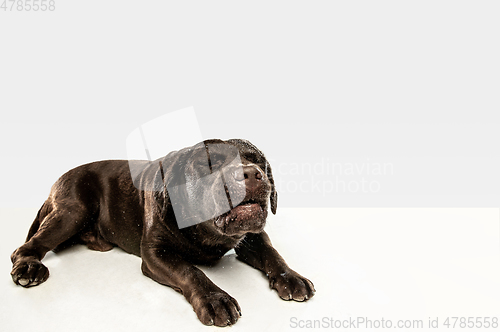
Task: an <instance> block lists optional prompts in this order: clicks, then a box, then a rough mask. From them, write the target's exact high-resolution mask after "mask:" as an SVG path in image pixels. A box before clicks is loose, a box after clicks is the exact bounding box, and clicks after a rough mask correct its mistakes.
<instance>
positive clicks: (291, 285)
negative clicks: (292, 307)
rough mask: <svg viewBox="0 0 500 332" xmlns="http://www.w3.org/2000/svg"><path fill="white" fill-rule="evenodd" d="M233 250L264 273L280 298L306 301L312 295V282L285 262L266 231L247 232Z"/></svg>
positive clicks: (241, 258)
mask: <svg viewBox="0 0 500 332" xmlns="http://www.w3.org/2000/svg"><path fill="white" fill-rule="evenodd" d="M235 251H236V254H237V255H238V256H237V258H238V259H239V260H241V261H243V262H245V263H247V264H248V265H250V266H253V267H254V268H256V269H258V270H260V271H262V272H264V273H265V274H266V276H267V277H268V278H269V285H270V287H271V288H273V289H276V291H277V292H278V295H279V296H280V297H281V298H282V299H284V300H295V301H306V300H308V299H310V298H311V297H313V296H314V293H315V292H316V290H315V289H314V285H313V283H312V282H311V281H310V280H309V279H307V278H304V277H303V276H301V275H300V274H298V273H297V272H295V271H294V270H292V269H291V268H290V267H289V266H288V265H287V264H286V262H285V260H284V259H283V257H281V255H280V254H279V253H278V252H277V251H276V249H274V248H273V246H272V245H271V240H270V239H269V236H268V235H267V234H266V232H262V233H258V234H247V235H246V236H245V239H244V240H243V241H242V242H241V243H240V244H239V245H238V247H236V248H235Z"/></svg>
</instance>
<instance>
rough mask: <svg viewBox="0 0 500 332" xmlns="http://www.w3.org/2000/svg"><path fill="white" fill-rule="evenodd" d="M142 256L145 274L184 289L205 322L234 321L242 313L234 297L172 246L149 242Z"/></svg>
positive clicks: (221, 323)
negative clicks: (150, 244) (151, 244)
mask: <svg viewBox="0 0 500 332" xmlns="http://www.w3.org/2000/svg"><path fill="white" fill-rule="evenodd" d="M141 256H142V272H143V273H144V275H146V276H148V277H150V278H151V279H153V280H155V281H156V282H159V283H160V284H163V285H167V286H170V287H172V288H173V289H175V290H176V291H178V292H180V293H182V294H183V295H184V297H185V298H186V299H187V300H188V301H189V303H191V305H192V306H193V310H194V311H195V312H196V315H197V316H198V319H199V320H200V321H201V322H202V323H203V324H205V325H216V326H227V325H232V324H234V323H236V321H237V320H238V318H239V317H240V316H241V309H240V306H239V305H238V302H236V300H235V299H234V298H232V297H231V296H229V294H227V293H226V292H224V291H223V290H222V289H220V288H219V287H218V286H217V285H215V284H214V283H213V282H212V281H211V280H210V279H208V277H207V276H206V275H205V274H204V273H203V272H202V271H201V270H200V269H198V268H197V267H195V266H193V265H192V264H190V263H188V262H186V261H185V260H183V259H182V258H181V257H180V256H178V255H177V254H176V253H175V251H173V250H171V248H168V247H156V248H155V247H154V246H152V247H151V246H149V247H148V248H146V249H143V250H142V252H141Z"/></svg>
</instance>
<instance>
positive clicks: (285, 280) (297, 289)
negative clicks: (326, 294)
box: [269, 270, 316, 302]
mask: <svg viewBox="0 0 500 332" xmlns="http://www.w3.org/2000/svg"><path fill="white" fill-rule="evenodd" d="M269 285H270V286H271V288H273V289H276V291H277V292H278V295H279V296H280V297H281V298H282V299H283V300H287V301H288V300H295V301H299V302H303V301H307V300H309V299H310V298H311V297H313V296H314V293H316V290H315V289H314V285H313V283H312V282H311V281H310V280H309V279H307V278H304V277H303V276H301V275H300V274H298V273H297V272H295V271H293V270H289V271H287V272H284V273H281V274H279V275H278V276H274V277H270V278H269Z"/></svg>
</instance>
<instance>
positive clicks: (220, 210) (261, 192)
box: [162, 139, 278, 236]
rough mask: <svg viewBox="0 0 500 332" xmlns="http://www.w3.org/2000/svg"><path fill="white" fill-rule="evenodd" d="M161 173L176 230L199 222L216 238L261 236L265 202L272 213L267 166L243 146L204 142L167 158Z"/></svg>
mask: <svg viewBox="0 0 500 332" xmlns="http://www.w3.org/2000/svg"><path fill="white" fill-rule="evenodd" d="M162 171H163V172H162V176H163V181H162V182H163V183H164V186H165V188H166V190H165V195H166V196H167V201H168V204H169V205H170V206H171V207H172V208H173V210H174V213H175V217H176V220H177V224H178V226H179V228H184V227H188V226H192V225H195V224H200V223H202V224H203V225H205V226H207V227H210V228H212V229H214V230H216V231H217V232H219V233H220V234H224V235H228V236H240V235H243V234H245V233H249V232H250V233H258V232H261V231H262V229H263V228H264V225H265V223H266V218H267V210H268V202H269V203H270V208H271V211H272V213H274V214H275V213H276V206H277V197H278V195H277V193H276V189H275V186H274V180H273V176H272V171H271V166H270V165H269V162H268V161H267V159H266V158H265V156H264V154H263V153H262V152H261V151H260V150H259V149H257V148H256V147H255V146H254V145H253V144H251V143H250V142H248V141H245V140H240V139H231V140H227V141H222V140H206V141H204V142H201V143H199V144H197V145H195V146H193V147H189V148H185V149H182V150H180V151H176V152H174V153H171V154H169V155H167V156H166V157H165V158H164V159H163V160H162Z"/></svg>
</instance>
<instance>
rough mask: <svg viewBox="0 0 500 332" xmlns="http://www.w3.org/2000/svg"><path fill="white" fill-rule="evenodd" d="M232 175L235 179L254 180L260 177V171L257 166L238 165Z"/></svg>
mask: <svg viewBox="0 0 500 332" xmlns="http://www.w3.org/2000/svg"><path fill="white" fill-rule="evenodd" d="M233 175H234V179H235V180H236V181H243V180H247V181H255V180H261V179H262V171H261V170H260V169H259V168H258V167H257V166H242V167H238V168H237V169H236V170H235V171H234V173H233Z"/></svg>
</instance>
